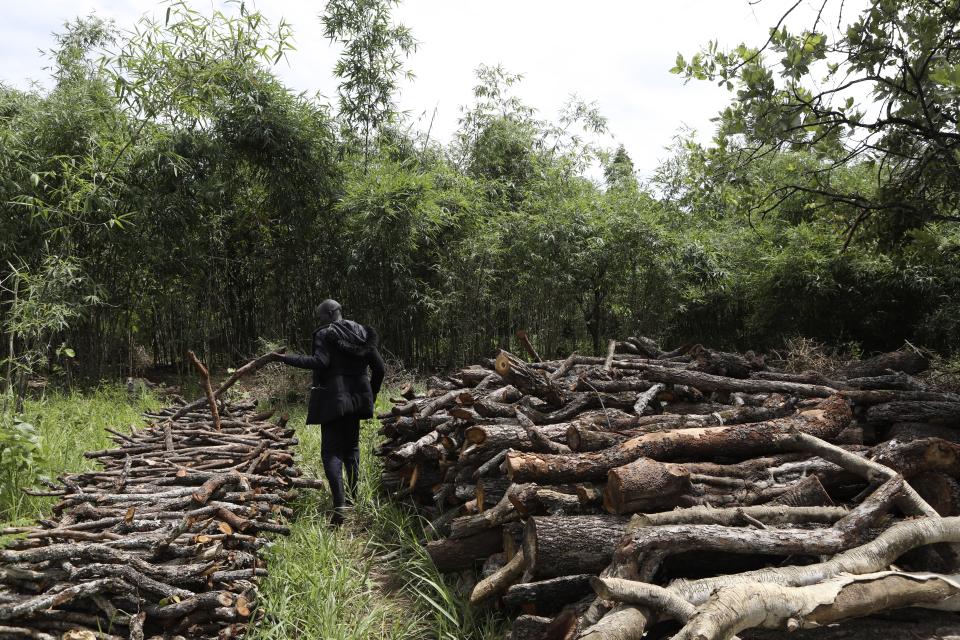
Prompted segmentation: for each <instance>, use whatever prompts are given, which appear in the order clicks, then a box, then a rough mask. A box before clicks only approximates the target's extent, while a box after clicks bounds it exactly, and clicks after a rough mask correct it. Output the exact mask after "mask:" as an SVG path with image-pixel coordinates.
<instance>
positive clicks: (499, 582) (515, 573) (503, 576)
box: [470, 550, 526, 604]
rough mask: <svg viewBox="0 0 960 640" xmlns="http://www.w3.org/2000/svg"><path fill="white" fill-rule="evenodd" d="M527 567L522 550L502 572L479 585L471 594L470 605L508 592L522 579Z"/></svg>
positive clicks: (487, 578)
mask: <svg viewBox="0 0 960 640" xmlns="http://www.w3.org/2000/svg"><path fill="white" fill-rule="evenodd" d="M525 567H526V562H525V561H524V557H523V551H522V550H521V551H520V552H519V553H517V554H515V555H514V556H513V557H512V558H510V560H508V561H507V563H506V564H505V565H503V567H501V568H500V570H498V571H497V572H496V573H494V574H492V575H490V576H487V577H486V578H484V579H483V580H481V581H480V582H478V583H477V586H475V587H474V588H473V591H472V592H471V593H470V604H477V603H479V602H483V601H484V600H486V599H487V598H491V597H493V596H496V595H499V594H501V593H503V592H504V591H506V590H507V588H509V587H510V585H511V584H513V583H514V582H516V580H517V578H519V577H520V575H521V574H522V573H523V570H524V568H525Z"/></svg>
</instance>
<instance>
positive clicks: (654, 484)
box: [603, 458, 691, 513]
mask: <svg viewBox="0 0 960 640" xmlns="http://www.w3.org/2000/svg"><path fill="white" fill-rule="evenodd" d="M690 489H691V487H690V473H689V472H688V471H687V470H686V469H684V468H683V467H682V466H681V465H677V464H670V463H664V462H657V461H655V460H651V459H649V458H640V459H639V460H637V461H635V462H631V463H630V464H627V465H624V466H622V467H617V468H616V469H611V470H610V472H609V473H608V474H607V486H606V489H605V491H604V494H603V507H604V509H606V510H607V511H609V512H610V513H636V512H638V511H662V510H665V509H671V508H673V507H674V506H676V505H677V504H678V501H679V498H680V496H682V495H685V494H689V493H690Z"/></svg>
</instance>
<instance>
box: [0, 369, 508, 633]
mask: <svg viewBox="0 0 960 640" xmlns="http://www.w3.org/2000/svg"><path fill="white" fill-rule="evenodd" d="M384 395H386V394H384ZM159 405H160V403H159V402H158V401H157V400H155V399H154V398H151V397H146V398H142V399H139V400H136V401H131V400H130V399H129V398H128V396H127V393H126V390H125V389H124V388H122V387H119V386H116V387H105V388H102V389H98V390H95V391H92V392H87V393H69V394H59V395H52V396H50V397H48V398H47V399H46V400H44V401H43V402H36V401H35V402H30V403H28V405H27V407H26V411H25V415H24V418H25V419H26V420H27V421H28V422H30V423H31V424H34V425H35V426H36V427H37V430H38V432H39V436H40V452H41V463H40V466H39V468H38V471H39V474H40V475H42V476H47V477H51V478H54V477H56V476H57V475H58V474H60V473H63V472H65V471H67V472H69V471H81V470H85V469H90V468H92V467H93V466H94V462H93V461H90V460H87V459H86V458H84V457H83V453H84V452H85V451H89V450H94V449H102V448H105V447H107V446H109V445H110V444H111V443H110V434H109V433H107V432H106V431H105V430H104V429H105V427H111V428H114V429H119V430H124V429H125V428H126V427H127V426H128V425H137V424H140V423H141V419H140V412H141V411H144V410H146V409H149V408H157V407H158V406H159ZM303 423H304V414H303V411H302V409H299V408H295V409H294V410H293V411H292V416H291V424H292V425H293V426H294V427H295V428H296V429H297V435H298V437H299V439H300V445H299V447H298V448H297V455H298V463H299V464H300V466H301V468H302V470H303V471H304V473H305V474H307V475H310V476H316V477H323V467H322V463H321V460H320V432H319V429H318V428H316V427H308V426H305V425H304V424H303ZM376 431H377V423H376V422H375V421H369V422H367V423H365V424H364V427H363V432H362V436H361V481H360V489H359V494H360V495H359V496H358V498H357V501H356V507H355V509H354V512H353V513H352V514H351V515H350V517H349V518H348V521H347V523H346V524H345V525H344V526H343V527H342V528H340V529H333V528H331V527H330V526H329V525H328V524H327V523H328V521H329V517H330V512H329V509H330V497H329V494H328V493H327V492H325V491H304V492H302V493H301V496H300V497H299V498H298V500H297V502H296V503H295V504H293V505H291V506H293V507H294V510H295V511H296V514H297V515H296V518H295V520H294V521H293V522H292V523H290V525H291V535H290V536H289V537H278V538H276V539H275V541H273V542H272V543H271V546H270V548H269V549H268V550H267V552H266V555H267V561H268V567H269V570H270V575H269V577H268V578H267V579H266V580H265V581H264V582H263V584H262V585H261V601H260V605H261V606H262V607H263V608H264V609H265V611H266V612H267V613H266V615H265V616H264V617H263V619H261V620H260V621H259V622H258V623H256V625H255V626H251V629H250V632H249V634H248V638H252V639H254V640H268V639H269V640H280V639H281V638H282V639H287V638H297V639H300V640H379V639H384V640H386V639H389V640H412V639H415V638H416V639H420V638H423V639H436V640H495V639H496V640H500V639H501V638H503V637H504V633H505V627H503V626H502V623H501V622H499V621H498V620H497V619H496V617H495V616H493V615H492V614H488V613H482V612H477V611H475V610H473V609H471V608H469V607H468V606H467V605H466V602H465V600H464V598H463V597H461V596H459V595H458V593H457V589H456V588H455V587H454V586H453V585H451V584H449V583H448V582H446V581H445V580H444V579H443V578H442V577H441V576H440V575H439V574H437V572H436V571H435V569H434V568H433V565H432V563H431V562H430V560H429V558H427V557H426V555H425V554H424V552H423V549H422V546H421V545H420V543H419V539H420V537H421V535H422V527H421V520H420V519H419V518H418V517H417V516H416V515H415V514H414V513H412V511H411V510H409V509H407V508H406V507H404V506H402V505H397V504H395V503H392V502H388V501H386V500H385V499H384V498H383V496H381V495H380V494H379V491H378V482H379V476H380V471H379V466H378V461H377V459H376V458H375V457H374V456H373V455H372V454H371V451H372V449H373V446H374V444H375V442H376V440H377V435H376ZM31 484H33V482H32V479H31V477H30V475H29V474H26V473H17V474H12V475H10V476H9V477H8V476H4V477H3V478H0V526H5V525H7V524H12V523H16V524H27V523H29V522H30V521H32V520H34V519H36V518H38V517H42V516H43V514H44V513H46V512H48V511H49V509H50V507H51V506H52V504H53V502H52V499H51V498H31V497H28V496H25V495H23V494H22V492H21V491H20V488H21V487H22V486H27V485H31Z"/></svg>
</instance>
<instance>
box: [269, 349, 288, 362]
mask: <svg viewBox="0 0 960 640" xmlns="http://www.w3.org/2000/svg"><path fill="white" fill-rule="evenodd" d="M286 351H287V348H286V347H283V348H281V349H277V350H276V351H274V352H273V353H271V354H270V355H271V356H273V359H274V360H280V359H282V358H283V355H284V353H286Z"/></svg>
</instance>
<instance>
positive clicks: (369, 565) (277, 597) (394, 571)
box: [251, 394, 505, 640]
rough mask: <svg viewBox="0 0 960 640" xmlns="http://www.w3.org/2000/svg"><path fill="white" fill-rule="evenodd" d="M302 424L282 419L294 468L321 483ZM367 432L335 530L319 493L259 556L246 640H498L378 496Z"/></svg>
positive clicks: (370, 428) (413, 521) (413, 529)
mask: <svg viewBox="0 0 960 640" xmlns="http://www.w3.org/2000/svg"><path fill="white" fill-rule="evenodd" d="M384 395H386V394H384ZM303 420H304V416H303V412H302V411H295V412H294V414H293V416H292V417H291V423H292V424H293V425H294V427H295V428H296V429H297V434H298V437H299V438H300V446H299V451H298V453H299V463H300V465H301V468H302V469H303V471H304V473H306V474H308V475H312V476H317V477H323V467H322V464H321V460H320V432H319V429H318V428H316V427H308V426H304V424H303ZM376 432H377V423H376V422H375V421H368V422H366V423H365V424H364V426H363V431H362V434H361V479H360V487H359V494H360V495H359V496H358V498H357V501H356V506H355V508H354V511H353V513H352V514H351V515H350V517H349V518H348V520H347V522H346V524H345V525H344V526H343V527H342V528H340V529H333V528H331V527H329V526H328V525H327V522H328V520H329V518H330V512H329V509H330V497H329V494H327V493H326V492H310V493H309V494H304V495H303V496H302V497H301V498H300V500H299V504H296V505H294V507H295V510H296V511H297V514H298V515H297V520H296V521H295V522H294V523H292V535H290V537H288V538H282V539H278V540H277V541H276V543H275V545H274V547H273V548H272V549H271V550H270V552H269V555H268V562H269V568H270V576H269V578H268V579H267V580H266V581H265V582H264V584H263V585H262V589H261V591H262V596H263V600H262V603H261V604H262V606H264V608H265V609H266V611H267V612H268V614H267V616H266V618H265V619H264V620H263V621H261V623H260V624H259V626H258V628H257V630H256V631H255V632H254V633H253V634H251V637H252V638H256V639H258V640H260V639H262V640H267V639H269V640H280V639H281V638H304V639H311V640H312V639H318V640H319V639H321V638H324V639H327V638H329V639H337V640H340V639H342V640H361V639H364V640H365V639H373V638H377V639H379V638H384V639H387V638H389V639H391V640H407V639H413V638H437V639H442V640H470V639H472V640H494V639H496V640H500V639H501V638H503V637H504V633H505V631H504V628H503V627H501V626H500V624H499V623H498V621H497V620H496V619H495V618H494V617H493V616H492V615H485V614H478V613H477V612H476V611H475V610H473V609H471V608H469V607H468V606H467V605H466V602H465V600H464V599H463V598H462V597H460V596H458V595H457V593H456V589H455V588H454V587H453V586H452V585H449V584H447V583H446V582H445V581H444V580H443V579H442V578H441V576H440V575H439V574H438V573H437V572H436V571H435V569H434V568H433V565H432V563H431V562H430V560H429V558H427V556H426V555H425V554H424V552H423V548H422V546H421V545H420V542H419V539H420V536H421V535H422V528H421V521H420V519H419V518H418V517H417V516H416V515H414V514H413V513H412V512H411V511H410V510H409V509H407V508H405V507H403V506H401V505H397V504H394V503H392V502H388V501H385V499H384V498H383V497H382V496H381V495H380V494H379V491H378V482H379V476H380V470H379V466H378V464H379V463H378V461H377V459H376V458H375V457H374V456H373V455H372V454H371V451H372V449H373V446H374V445H375V443H376V440H377V433H376ZM385 558H386V559H385Z"/></svg>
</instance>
